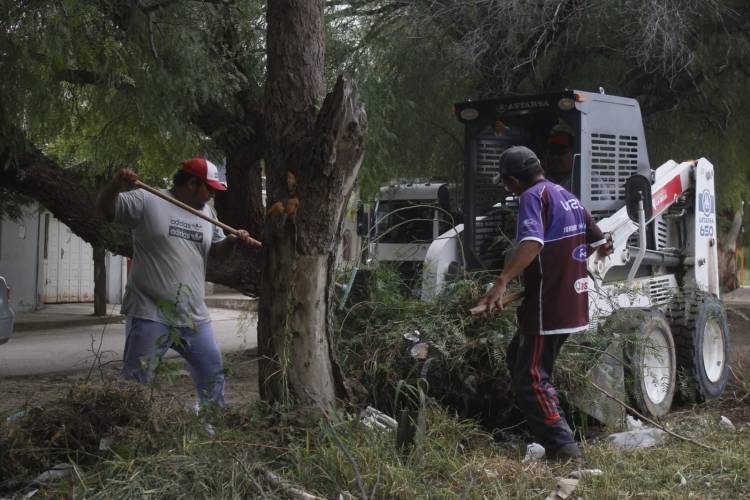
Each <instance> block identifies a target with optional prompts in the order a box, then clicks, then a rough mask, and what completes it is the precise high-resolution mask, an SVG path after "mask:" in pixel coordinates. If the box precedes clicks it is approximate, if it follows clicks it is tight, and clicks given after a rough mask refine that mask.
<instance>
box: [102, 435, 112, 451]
mask: <svg viewBox="0 0 750 500" xmlns="http://www.w3.org/2000/svg"><path fill="white" fill-rule="evenodd" d="M114 442H115V438H114V436H105V437H103V438H101V439H100V440H99V451H107V450H108V449H110V448H112V443H114Z"/></svg>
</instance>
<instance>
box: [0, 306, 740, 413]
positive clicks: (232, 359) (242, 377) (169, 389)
mask: <svg viewBox="0 0 750 500" xmlns="http://www.w3.org/2000/svg"><path fill="white" fill-rule="evenodd" d="M727 317H728V320H729V331H730V336H731V344H732V351H731V366H732V370H733V373H734V374H736V375H742V374H744V376H745V383H746V384H748V383H750V302H748V303H747V304H741V305H737V304H731V305H728V306H727ZM224 359H225V367H226V368H227V369H228V374H227V377H226V387H225V396H226V400H227V403H228V404H230V405H236V404H242V403H246V402H248V401H252V400H254V399H256V398H257V397H258V361H257V357H256V356H255V355H252V354H249V353H239V354H232V355H228V356H225V358H224ZM171 363H172V366H173V367H174V368H173V369H172V371H173V372H174V373H177V374H178V376H177V379H176V381H175V382H174V383H173V384H170V383H162V384H160V386H159V387H158V388H156V389H155V395H156V397H157V398H163V399H177V400H178V401H184V404H186V405H192V404H193V403H194V402H195V392H194V391H195V389H194V386H193V382H192V380H191V378H190V375H189V374H188V372H187V369H186V366H184V363H183V361H182V360H181V359H179V360H175V361H171ZM119 368H120V367H119V363H111V364H109V365H107V366H103V367H101V368H96V369H94V370H92V372H91V373H90V374H89V373H88V372H87V371H86V372H76V373H68V374H58V375H50V376H41V377H40V376H35V377H10V378H2V379H0V395H2V396H1V397H0V415H2V414H8V413H10V412H12V411H13V410H15V409H17V408H19V407H22V406H24V405H25V404H42V403H44V402H47V401H51V400H55V399H59V398H63V397H65V395H66V393H67V390H68V389H69V387H70V386H71V385H72V384H73V383H75V382H78V381H83V380H86V379H87V378H88V379H89V380H91V381H96V380H103V379H105V380H115V379H116V377H117V372H118V370H119ZM746 390H747V388H745V391H746ZM739 391H740V388H739V382H738V379H737V378H736V376H734V375H733V376H730V381H729V384H728V387H727V390H726V392H725V394H724V397H723V399H722V401H720V402H718V403H717V404H718V405H719V406H720V408H721V411H722V413H723V414H725V415H726V416H728V417H729V418H730V419H731V420H732V421H733V422H736V423H750V404H748V402H747V401H744V402H740V401H737V400H736V399H735V397H734V396H735V394H736V393H737V392H739Z"/></svg>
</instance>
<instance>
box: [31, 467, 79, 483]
mask: <svg viewBox="0 0 750 500" xmlns="http://www.w3.org/2000/svg"><path fill="white" fill-rule="evenodd" d="M72 473H73V466H72V465H71V464H56V465H55V466H54V467H52V468H51V469H48V470H46V471H44V472H42V473H41V474H39V475H38V476H37V477H35V478H34V480H33V481H32V484H49V483H53V482H55V481H59V480H60V479H64V478H66V477H68V476H70V475H71V474H72Z"/></svg>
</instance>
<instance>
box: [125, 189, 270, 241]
mask: <svg viewBox="0 0 750 500" xmlns="http://www.w3.org/2000/svg"><path fill="white" fill-rule="evenodd" d="M135 185H136V186H137V187H139V188H141V189H145V190H146V191H148V192H149V193H151V194H153V195H154V196H158V197H159V198H161V199H162V200H166V201H168V202H169V203H172V204H173V205H177V206H178V207H180V208H182V209H183V210H187V211H188V212H190V213H191V214H193V215H195V216H196V217H200V218H201V219H203V220H205V221H208V222H210V223H211V224H213V225H215V226H219V227H220V228H222V229H223V230H224V231H225V232H227V233H229V234H234V235H239V231H238V230H237V229H235V228H233V227H232V226H228V225H226V224H224V223H223V222H220V221H218V220H216V219H212V218H211V217H209V216H207V215H206V214H204V213H203V212H200V211H198V210H196V209H194V208H193V207H191V206H190V205H186V204H185V203H183V202H181V201H180V200H176V199H174V198H172V197H171V196H169V195H168V194H164V193H163V192H161V191H160V190H158V189H156V188H153V187H151V186H149V185H148V184H144V183H143V182H141V181H135ZM250 243H252V244H253V245H255V246H259V247H260V246H263V244H262V243H261V242H260V241H258V240H256V239H254V238H250Z"/></svg>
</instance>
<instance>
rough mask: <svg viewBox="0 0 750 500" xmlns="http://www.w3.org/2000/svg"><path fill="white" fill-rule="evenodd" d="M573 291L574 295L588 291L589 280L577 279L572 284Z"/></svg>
mask: <svg viewBox="0 0 750 500" xmlns="http://www.w3.org/2000/svg"><path fill="white" fill-rule="evenodd" d="M573 289H574V290H575V291H576V293H583V292H588V291H589V279H588V278H580V279H577V280H576V282H575V283H573Z"/></svg>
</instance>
